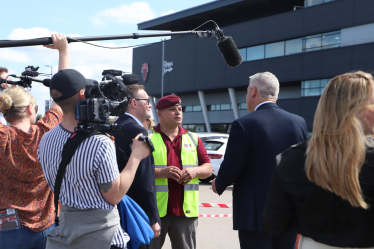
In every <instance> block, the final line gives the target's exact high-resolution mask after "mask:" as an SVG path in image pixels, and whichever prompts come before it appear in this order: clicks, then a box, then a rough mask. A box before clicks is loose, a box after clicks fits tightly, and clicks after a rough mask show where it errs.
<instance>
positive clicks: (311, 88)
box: [301, 79, 331, 97]
mask: <svg viewBox="0 0 374 249" xmlns="http://www.w3.org/2000/svg"><path fill="white" fill-rule="evenodd" d="M330 80H331V79H320V80H306V81H302V82H301V97H310V96H320V95H321V94H322V92H323V89H325V86H326V85H327V83H328V82H329V81H330Z"/></svg>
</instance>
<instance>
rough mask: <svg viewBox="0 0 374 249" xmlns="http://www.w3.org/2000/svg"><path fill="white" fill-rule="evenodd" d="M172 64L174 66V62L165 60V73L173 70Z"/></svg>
mask: <svg viewBox="0 0 374 249" xmlns="http://www.w3.org/2000/svg"><path fill="white" fill-rule="evenodd" d="M172 66H173V62H167V61H164V74H166V73H170V72H171V71H173V68H172Z"/></svg>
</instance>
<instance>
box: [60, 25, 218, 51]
mask: <svg viewBox="0 0 374 249" xmlns="http://www.w3.org/2000/svg"><path fill="white" fill-rule="evenodd" d="M208 22H213V23H214V24H215V25H216V27H218V25H217V23H216V22H215V21H213V20H209V21H206V22H204V23H203V24H201V25H200V26H198V27H197V28H194V29H192V30H193V31H195V30H196V29H198V28H200V27H202V26H204V25H205V24H207V23H208ZM181 36H182V35H179V36H176V37H173V38H170V39H169V40H173V39H177V38H180V37H181ZM67 38H68V39H70V40H73V41H78V42H82V43H86V44H88V45H91V46H95V47H99V48H106V49H124V48H135V47H141V46H146V45H151V44H157V43H161V42H164V41H165V40H166V39H165V40H164V41H159V42H151V43H144V44H139V45H133V46H126V47H106V46H101V45H97V44H93V43H89V42H86V41H81V40H78V39H73V38H70V37H67Z"/></svg>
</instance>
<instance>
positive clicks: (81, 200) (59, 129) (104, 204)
mask: <svg viewBox="0 0 374 249" xmlns="http://www.w3.org/2000/svg"><path fill="white" fill-rule="evenodd" d="M66 44H67V43H66ZM88 83H89V81H87V80H86V79H85V78H84V76H83V75H82V74H81V73H79V72H78V71H76V70H73V69H66V70H61V71H59V72H58V73H57V74H55V75H54V76H53V78H52V80H51V83H50V91H51V96H52V98H53V99H54V101H56V102H57V104H59V105H60V106H61V108H62V110H63V112H64V116H63V121H62V122H61V123H60V125H58V126H56V127H55V128H54V129H52V130H51V131H50V132H48V133H47V134H45V136H44V137H43V138H42V140H41V142H40V146H39V150H38V159H39V161H40V163H41V165H42V167H43V171H44V174H45V176H46V180H47V182H48V185H49V186H50V188H51V189H52V190H53V191H54V189H55V179H56V176H57V170H58V167H59V164H60V162H61V160H62V150H63V147H64V145H65V143H66V141H67V140H68V139H69V137H71V136H72V135H73V134H74V128H75V127H77V124H78V120H76V119H75V106H76V105H77V103H78V100H80V99H83V98H85V96H84V93H85V88H86V86H87V84H88ZM138 138H139V135H138V136H136V137H135V139H134V142H133V146H132V150H133V151H132V153H131V156H130V158H129V160H128V163H127V165H126V167H125V169H124V170H122V172H121V173H120V172H119V170H118V165H117V159H116V151H115V146H114V142H113V141H112V140H111V139H110V138H109V137H108V136H106V135H94V136H91V137H89V138H88V139H86V140H84V141H83V142H82V143H81V144H80V145H79V147H78V149H77V150H76V151H75V153H74V155H73V157H72V159H71V161H70V163H69V164H68V165H67V167H66V172H65V175H64V178H63V181H62V185H61V192H60V196H59V197H60V198H59V200H60V203H61V205H62V206H61V212H60V218H59V220H60V225H59V226H57V227H56V228H54V229H53V230H52V231H51V232H50V233H49V234H48V240H47V248H98V249H102V248H109V247H110V246H111V245H114V246H116V247H120V248H125V247H126V244H127V241H129V238H128V236H127V234H126V233H125V232H124V231H123V230H122V228H121V226H120V224H119V214H118V211H117V210H116V204H118V203H119V202H120V201H121V199H122V197H123V196H124V195H125V194H126V192H127V190H128V189H129V188H130V186H131V183H132V181H133V179H134V175H135V172H136V170H137V167H138V165H139V162H140V161H141V160H142V159H143V158H145V157H147V156H148V155H149V154H150V149H149V148H148V145H147V144H146V143H144V142H142V141H139V140H138ZM67 220H69V222H67Z"/></svg>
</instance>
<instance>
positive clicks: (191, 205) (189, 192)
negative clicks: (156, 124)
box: [151, 131, 199, 217]
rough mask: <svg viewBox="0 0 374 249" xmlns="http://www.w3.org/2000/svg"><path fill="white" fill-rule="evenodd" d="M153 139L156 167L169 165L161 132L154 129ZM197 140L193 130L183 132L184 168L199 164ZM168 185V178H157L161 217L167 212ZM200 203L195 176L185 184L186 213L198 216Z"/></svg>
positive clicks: (158, 203)
mask: <svg viewBox="0 0 374 249" xmlns="http://www.w3.org/2000/svg"><path fill="white" fill-rule="evenodd" d="M151 140H152V143H153V145H154V147H155V151H154V152H153V158H154V162H155V167H156V168H158V169H161V168H165V167H166V165H167V151H166V147H165V144H164V141H163V139H162V136H161V134H160V133H158V132H155V131H154V132H153V136H152V139H151ZM197 142H198V138H197V135H196V134H193V133H191V132H188V133H185V134H182V142H181V161H182V168H183V169H185V168H190V167H196V166H198V160H197ZM167 185H168V180H167V178H163V177H161V178H157V179H156V197H157V207H158V211H159V214H160V217H164V216H165V215H166V213H167V206H168V198H169V192H168V186H167ZM198 204H199V178H198V177H195V178H193V179H192V180H191V181H190V182H189V183H188V184H186V185H184V201H183V211H184V213H185V215H186V216H187V217H198V216H199V213H198Z"/></svg>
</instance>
